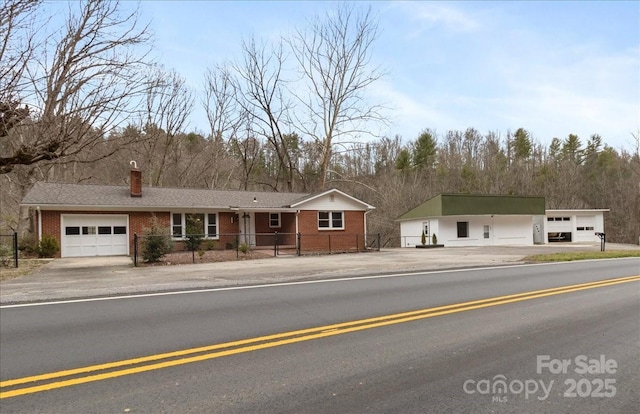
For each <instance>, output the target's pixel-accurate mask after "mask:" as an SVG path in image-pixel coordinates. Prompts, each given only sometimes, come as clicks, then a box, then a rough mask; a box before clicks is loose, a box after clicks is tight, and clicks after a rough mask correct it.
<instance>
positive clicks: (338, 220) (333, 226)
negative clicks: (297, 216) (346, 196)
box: [318, 211, 344, 230]
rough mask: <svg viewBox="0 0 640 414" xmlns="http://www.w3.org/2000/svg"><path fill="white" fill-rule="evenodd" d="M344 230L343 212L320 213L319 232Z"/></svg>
mask: <svg viewBox="0 0 640 414" xmlns="http://www.w3.org/2000/svg"><path fill="white" fill-rule="evenodd" d="M342 229H344V219H343V213H342V211H318V230H342Z"/></svg>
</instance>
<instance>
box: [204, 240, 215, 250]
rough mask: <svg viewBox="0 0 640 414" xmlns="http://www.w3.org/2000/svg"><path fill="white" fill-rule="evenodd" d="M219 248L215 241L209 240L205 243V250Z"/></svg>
mask: <svg viewBox="0 0 640 414" xmlns="http://www.w3.org/2000/svg"><path fill="white" fill-rule="evenodd" d="M217 246H218V244H217V243H216V241H215V240H207V241H206V242H205V243H204V247H205V249H207V250H215V249H216V247H217Z"/></svg>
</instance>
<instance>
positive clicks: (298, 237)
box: [296, 233, 302, 256]
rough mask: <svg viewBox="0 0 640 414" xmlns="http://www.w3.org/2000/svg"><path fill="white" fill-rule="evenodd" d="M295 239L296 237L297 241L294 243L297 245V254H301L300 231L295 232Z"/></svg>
mask: <svg viewBox="0 0 640 414" xmlns="http://www.w3.org/2000/svg"><path fill="white" fill-rule="evenodd" d="M296 239H298V243H296V244H297V245H298V246H297V248H298V256H301V255H302V235H301V234H300V233H296Z"/></svg>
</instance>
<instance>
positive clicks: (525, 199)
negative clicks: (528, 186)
mask: <svg viewBox="0 0 640 414" xmlns="http://www.w3.org/2000/svg"><path fill="white" fill-rule="evenodd" d="M486 214H502V215H519V214H522V215H544V214H545V210H544V197H539V196H511V195H480V194H440V195H437V196H435V197H433V198H430V199H429V200H427V201H425V202H424V203H422V204H420V205H419V206H418V207H416V208H414V209H412V210H409V211H407V212H406V213H404V214H403V215H402V216H400V217H399V218H398V220H411V219H417V218H426V217H441V216H473V215H486Z"/></svg>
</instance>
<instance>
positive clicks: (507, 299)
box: [0, 275, 640, 399]
mask: <svg viewBox="0 0 640 414" xmlns="http://www.w3.org/2000/svg"><path fill="white" fill-rule="evenodd" d="M636 281H640V275H636V276H628V277H622V278H616V279H607V280H601V281H597V282H589V283H582V284H577V285H569V286H561V287H557V288H550V289H542V290H536V291H530V292H523V293H517V294H512V295H505V296H497V297H493V298H487V299H480V300H474V301H470V302H462V303H457V304H452V305H446V306H438V307H434V308H426V309H419V310H415V311H410V312H402V313H396V314H391V315H383V316H378V317H374V318H367V319H360V320H355V321H349V322H342V323H337V324H332V325H325V326H319V327H314V328H307V329H301V330H296V331H290V332H283V333H278V334H273V335H266V336H261V337H256V338H248V339H243V340H239V341H233V342H225V343H220V344H215V345H209V346H204V347H198V348H190V349H185V350H180V351H174V352H167V353H162V354H156V355H149V356H145V357H140V358H133V359H127V360H122V361H115V362H110V363H105V364H99V365H91V366H86V367H81V368H76V369H70V370H64V371H57V372H51V373H46V374H41V375H35V376H30V377H23V378H17V379H12V380H7V381H0V389H1V388H7V387H15V386H17V385H22V384H27V383H34V382H42V381H46V380H51V379H59V378H64V377H70V376H79V375H83V374H88V373H93V372H97V371H106V370H110V369H115V368H121V369H118V370H113V371H108V372H103V373H96V374H92V375H87V376H79V377H77V378H71V379H66V380H61V381H55V382H50V383H45V384H41V385H33V386H27V387H23V388H15V389H11V390H7V391H1V390H0V399H2V398H9V397H16V396H19V395H25V394H32V393H36V392H41V391H46V390H52V389H57V388H63V387H68V386H72V385H78V384H84V383H88V382H94V381H100V380H104V379H109V378H116V377H121V376H125V375H131V374H136V373H141V372H147V371H152V370H157V369H162V368H168V367H172V366H177V365H183V364H188V363H191V362H198V361H205V360H208V359H214V358H220V357H223V356H229V355H236V354H240V353H245V352H251V351H256V350H260V349H266V348H273V347H277V346H282V345H287V344H292V343H297V342H303V341H310V340H313V339H319V338H325V337H329V336H335V335H341V334H345V333H349V332H356V331H362V330H365V329H372V328H378V327H383V326H389V325H394V324H399V323H404V322H411V321H415V320H419V319H426V318H431V317H435V316H441V315H448V314H452V313H458V312H464V311H469V310H474V309H482V308H487V307H491V306H497V305H504V304H508V303H515V302H520V301H525V300H530V299H536V298H542V297H546V296H553V295H559V294H564V293H570V292H577V291H581V290H587V289H595V288H599V287H605V286H612V285H617V284H621V283H629V282H636ZM210 351H216V352H210ZM196 354H199V355H196ZM166 359H169V360H167V361H162V362H155V363H153V362H154V361H161V360H166ZM149 362H151V364H146V365H140V364H144V363H149ZM135 365H139V366H135ZM122 367H128V368H122Z"/></svg>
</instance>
